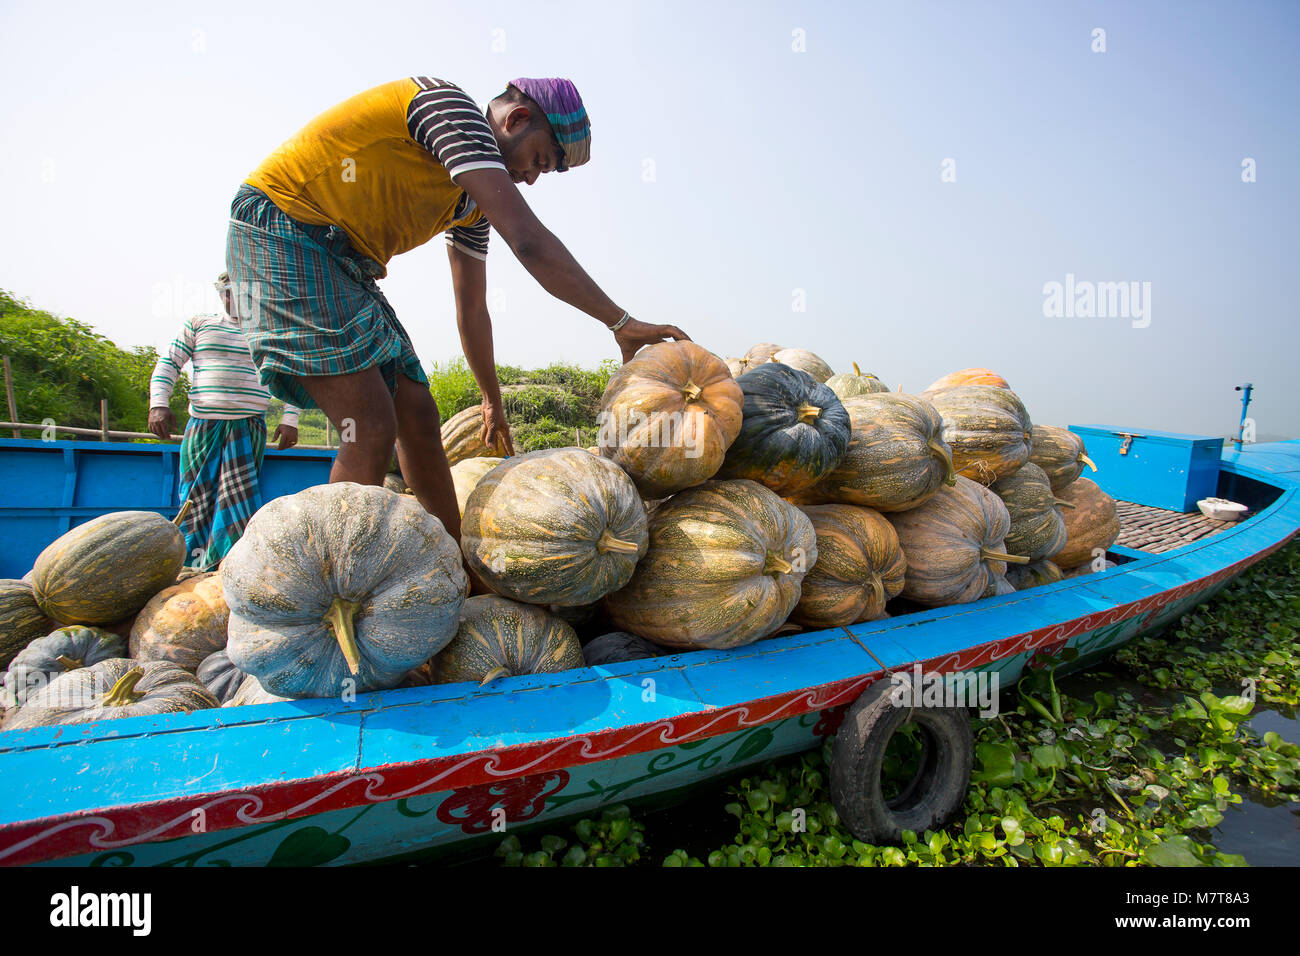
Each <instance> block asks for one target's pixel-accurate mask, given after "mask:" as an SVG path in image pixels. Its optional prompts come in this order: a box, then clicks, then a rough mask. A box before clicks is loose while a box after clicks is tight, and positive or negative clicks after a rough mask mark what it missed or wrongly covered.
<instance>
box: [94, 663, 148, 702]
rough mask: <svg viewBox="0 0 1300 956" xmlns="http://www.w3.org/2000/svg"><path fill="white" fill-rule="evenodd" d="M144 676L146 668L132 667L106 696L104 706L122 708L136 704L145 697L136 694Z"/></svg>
mask: <svg viewBox="0 0 1300 956" xmlns="http://www.w3.org/2000/svg"><path fill="white" fill-rule="evenodd" d="M143 676H144V668H142V667H132V668H131V669H130V670H129V671H127V672H126V673H125V674H123V675H122V676H121V677H119V678H118V679H117V683H116V684H114V685H113V686H112V687H111V688H110V689H109V691H108V693H107V694H105V695H104V706H106V707H122V706H124V705H126V704H134V703H135V702H136V701H137V700H139V699H140V698H141V697H143V696H144V694H143V693H140V694H137V693H136V692H135V685H136V684H138V683H139V682H140V678H141V677H143Z"/></svg>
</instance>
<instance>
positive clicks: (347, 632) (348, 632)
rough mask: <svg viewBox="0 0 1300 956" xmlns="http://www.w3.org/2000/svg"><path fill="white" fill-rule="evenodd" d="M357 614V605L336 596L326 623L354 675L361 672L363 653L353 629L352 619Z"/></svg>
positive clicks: (327, 612)
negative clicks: (332, 631)
mask: <svg viewBox="0 0 1300 956" xmlns="http://www.w3.org/2000/svg"><path fill="white" fill-rule="evenodd" d="M356 613H357V605H356V604H355V603H354V602H352V601H345V600H343V598H341V597H339V596H337V595H335V597H334V600H333V601H331V602H330V609H329V610H328V611H326V612H325V623H326V624H328V625H329V626H330V627H331V628H332V629H333V630H334V640H336V641H338V642H339V648H340V649H341V650H342V651H343V659H344V660H345V661H347V662H348V670H350V671H351V672H352V673H353V674H356V673H358V672H359V671H360V670H361V651H360V649H359V648H358V647H357V635H356V632H355V631H354V630H353V629H352V618H353V616H354V615H355V614H356Z"/></svg>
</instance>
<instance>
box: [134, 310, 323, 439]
mask: <svg viewBox="0 0 1300 956" xmlns="http://www.w3.org/2000/svg"><path fill="white" fill-rule="evenodd" d="M186 363H190V364H192V365H193V370H192V372H191V374H190V417H191V418H249V417H251V416H253V415H264V414H266V408H267V406H268V405H269V404H270V401H271V393H270V392H268V391H267V390H266V389H265V388H264V387H263V386H262V383H261V382H260V381H259V380H258V378H257V367H256V366H255V365H254V364H253V358H252V356H251V355H249V352H248V341H247V340H246V339H245V338H244V333H243V332H242V331H241V330H240V328H239V325H238V323H236V322H235V320H234V319H232V318H230V316H228V315H196V316H192V317H191V318H188V319H186V320H185V324H184V326H182V327H181V334H180V335H178V336H177V337H176V339H175V340H174V341H173V342H172V344H171V347H170V348H169V349H168V350H167V352H166V354H164V355H162V356H160V357H159V359H158V364H157V365H155V366H154V368H153V377H152V378H150V380H149V407H150V408H156V407H159V406H165V405H167V404H169V403H170V401H171V397H172V389H173V388H175V386H176V379H177V377H178V376H179V375H180V374H181V369H183V368H184V367H185V365H186ZM280 423H281V424H282V425H288V426H295V427H296V426H297V424H298V409H296V408H294V407H293V406H292V405H285V406H284V416H283V417H282V418H281V419H280Z"/></svg>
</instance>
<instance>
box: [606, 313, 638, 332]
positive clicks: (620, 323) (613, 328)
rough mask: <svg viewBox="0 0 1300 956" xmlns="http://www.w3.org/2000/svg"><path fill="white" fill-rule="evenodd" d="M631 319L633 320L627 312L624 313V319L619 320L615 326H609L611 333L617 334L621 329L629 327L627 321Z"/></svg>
mask: <svg viewBox="0 0 1300 956" xmlns="http://www.w3.org/2000/svg"><path fill="white" fill-rule="evenodd" d="M630 318H632V316H630V315H628V314H627V313H626V312H624V313H623V318H621V319H619V320H618V321H617V322H615V323H614V324H613V325H611V326H609V330H610V331H611V332H617V331H618V330H619V329H621V328H622V327H623V326H625V325H627V320H628V319H630Z"/></svg>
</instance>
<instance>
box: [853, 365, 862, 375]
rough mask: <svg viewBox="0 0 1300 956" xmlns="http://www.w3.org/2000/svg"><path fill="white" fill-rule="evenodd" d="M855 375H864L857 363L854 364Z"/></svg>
mask: <svg viewBox="0 0 1300 956" xmlns="http://www.w3.org/2000/svg"><path fill="white" fill-rule="evenodd" d="M853 374H854V375H861V374H862V369H860V368H858V363H857V362H854V363H853Z"/></svg>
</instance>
